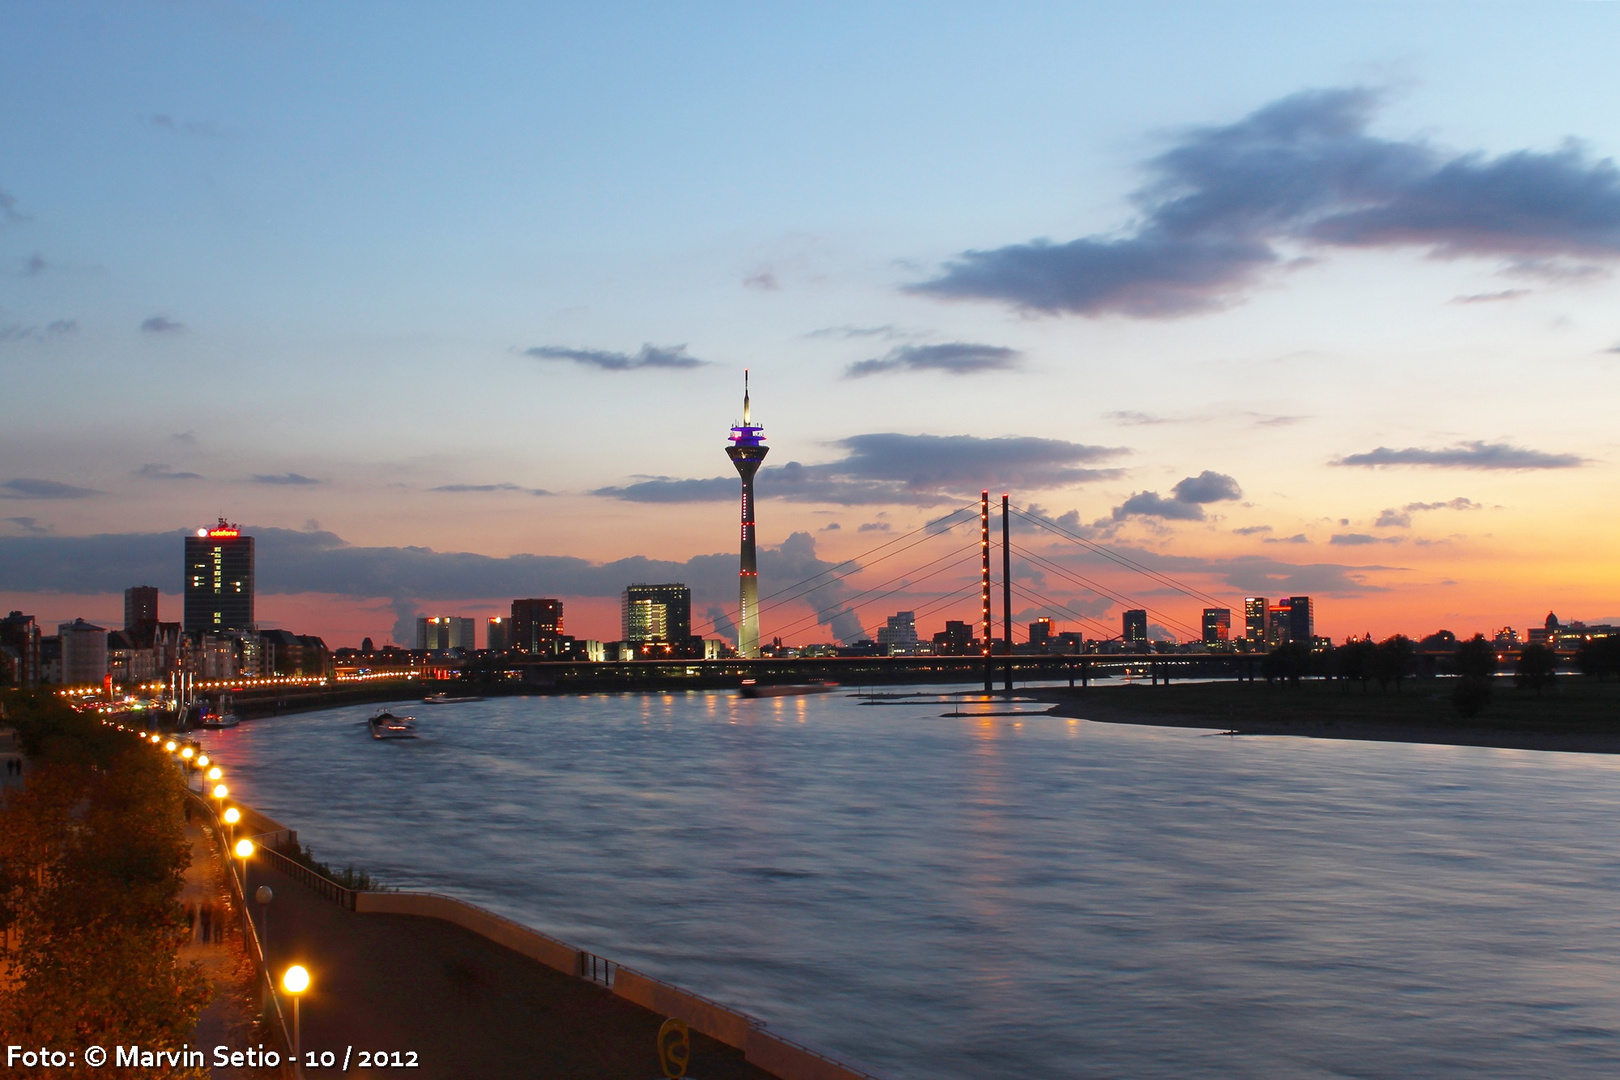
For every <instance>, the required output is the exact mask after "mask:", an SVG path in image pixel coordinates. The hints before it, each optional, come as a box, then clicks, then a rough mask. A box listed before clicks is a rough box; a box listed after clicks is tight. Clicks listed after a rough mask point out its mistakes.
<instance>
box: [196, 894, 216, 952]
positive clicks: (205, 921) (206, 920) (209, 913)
mask: <svg viewBox="0 0 1620 1080" xmlns="http://www.w3.org/2000/svg"><path fill="white" fill-rule="evenodd" d="M213 914H214V905H213V904H209V905H208V906H207V907H205V908H200V909H199V910H198V915H199V916H200V917H201V919H202V940H203V943H204V944H207V943H208V942H210V941H212V940H213V936H212V930H213V928H212V926H211V925H210V923H211V922H212V921H213Z"/></svg>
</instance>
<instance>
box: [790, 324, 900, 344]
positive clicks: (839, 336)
mask: <svg viewBox="0 0 1620 1080" xmlns="http://www.w3.org/2000/svg"><path fill="white" fill-rule="evenodd" d="M804 336H805V337H807V338H810V339H812V340H815V339H817V338H833V339H836V340H839V341H849V340H851V339H853V338H881V339H883V340H885V341H898V340H901V339H904V338H909V337H916V336H917V335H916V334H914V333H912V332H910V331H906V330H901V329H900V328H899V327H898V326H895V325H894V324H893V323H885V324H883V325H882V326H849V325H845V326H823V327H822V328H821V329H819V330H812V331H810V332H809V333H808V334H806V335H804Z"/></svg>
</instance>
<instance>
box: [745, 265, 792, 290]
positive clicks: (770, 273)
mask: <svg viewBox="0 0 1620 1080" xmlns="http://www.w3.org/2000/svg"><path fill="white" fill-rule="evenodd" d="M781 287H782V283H781V282H779V281H777V280H776V270H775V269H773V268H772V267H769V266H760V267H756V268H755V269H754V271H753V273H751V274H749V275H748V276H747V277H745V278H743V288H745V289H758V290H759V291H760V292H775V291H777V290H778V289H780V288H781Z"/></svg>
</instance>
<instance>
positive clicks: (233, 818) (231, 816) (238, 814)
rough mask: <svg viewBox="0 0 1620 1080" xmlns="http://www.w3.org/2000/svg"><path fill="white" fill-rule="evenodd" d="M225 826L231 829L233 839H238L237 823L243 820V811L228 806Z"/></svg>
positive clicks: (225, 814)
mask: <svg viewBox="0 0 1620 1080" xmlns="http://www.w3.org/2000/svg"><path fill="white" fill-rule="evenodd" d="M223 816H224V820H225V824H227V825H229V826H230V827H231V839H232V840H235V839H236V823H237V822H238V821H241V820H242V811H240V810H238V809H237V808H236V807H234V806H227V807H226V808H225V813H224V815H223Z"/></svg>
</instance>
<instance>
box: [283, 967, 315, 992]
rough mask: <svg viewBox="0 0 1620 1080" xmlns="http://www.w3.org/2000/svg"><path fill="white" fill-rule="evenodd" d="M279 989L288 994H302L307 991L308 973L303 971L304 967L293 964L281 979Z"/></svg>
mask: <svg viewBox="0 0 1620 1080" xmlns="http://www.w3.org/2000/svg"><path fill="white" fill-rule="evenodd" d="M281 988H282V989H283V990H285V991H287V993H289V994H302V993H303V992H304V991H305V990H308V989H309V972H308V971H305V970H304V965H302V964H294V965H293V966H292V967H290V968H288V969H287V973H286V974H285V975H283V976H282V977H281Z"/></svg>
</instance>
